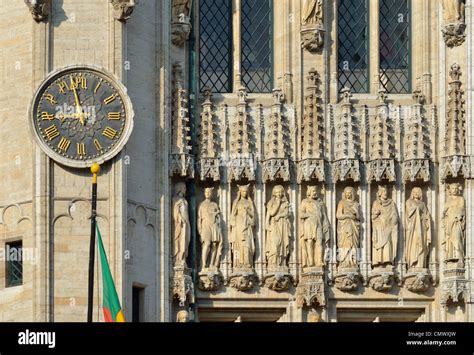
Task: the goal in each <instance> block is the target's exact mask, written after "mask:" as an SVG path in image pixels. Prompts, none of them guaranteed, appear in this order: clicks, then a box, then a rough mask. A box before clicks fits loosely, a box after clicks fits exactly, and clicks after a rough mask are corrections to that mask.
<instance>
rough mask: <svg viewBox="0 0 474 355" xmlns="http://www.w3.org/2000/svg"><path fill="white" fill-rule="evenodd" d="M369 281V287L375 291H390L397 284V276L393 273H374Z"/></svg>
mask: <svg viewBox="0 0 474 355" xmlns="http://www.w3.org/2000/svg"><path fill="white" fill-rule="evenodd" d="M368 281H369V287H371V288H372V289H374V290H375V291H378V292H384V291H389V290H390V289H391V288H392V287H393V285H394V284H395V275H394V273H393V272H392V271H373V272H371V274H370V275H369V279H368Z"/></svg>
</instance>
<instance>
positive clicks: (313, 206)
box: [299, 186, 330, 271]
mask: <svg viewBox="0 0 474 355" xmlns="http://www.w3.org/2000/svg"><path fill="white" fill-rule="evenodd" d="M299 218H300V228H299V230H300V247H301V266H302V268H303V271H304V270H306V269H307V268H313V267H319V268H322V267H323V266H324V265H325V260H324V257H325V251H326V249H327V247H328V244H329V227H330V225H329V218H328V216H327V212H326V207H325V206H324V203H323V202H322V201H321V200H320V199H318V196H317V188H316V187H315V186H308V191H307V198H306V199H304V200H303V201H302V202H301V205H300V211H299Z"/></svg>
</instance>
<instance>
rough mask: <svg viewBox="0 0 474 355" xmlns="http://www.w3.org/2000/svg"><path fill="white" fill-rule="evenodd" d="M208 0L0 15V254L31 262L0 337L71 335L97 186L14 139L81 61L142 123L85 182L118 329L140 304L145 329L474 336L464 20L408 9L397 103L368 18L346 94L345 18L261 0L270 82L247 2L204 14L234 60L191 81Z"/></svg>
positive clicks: (454, 2)
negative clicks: (110, 83) (344, 324)
mask: <svg viewBox="0 0 474 355" xmlns="http://www.w3.org/2000/svg"><path fill="white" fill-rule="evenodd" d="M203 1H205V0H194V1H189V0H160V1H145V0H141V1H133V0H124V1H118V0H111V1H88V2H87V5H84V4H83V3H82V2H81V1H77V0H62V1H54V0H53V1H40V0H37V1H25V2H23V1H22V0H12V1H4V2H3V4H2V9H3V10H4V12H5V13H6V14H8V16H4V17H5V18H4V19H3V21H2V23H1V24H0V43H2V49H4V50H3V51H2V52H1V53H0V64H1V65H0V83H2V84H1V85H0V98H1V99H0V102H1V100H3V103H4V104H3V105H0V119H1V122H2V123H4V134H3V136H2V138H1V139H0V152H2V159H1V161H0V181H2V184H1V185H0V248H2V249H3V248H5V247H6V244H7V243H9V242H11V241H17V240H22V241H23V246H24V247H25V250H30V249H31V250H33V251H34V252H35V253H37V254H35V255H36V256H37V258H38V260H36V263H28V262H25V263H24V269H23V270H24V275H25V277H24V280H23V285H22V287H11V288H10V287H5V285H6V283H5V282H3V281H4V280H3V279H2V280H3V281H2V282H0V299H1V300H2V301H1V302H0V321H15V320H18V321H20V320H21V321H84V320H85V317H84V314H85V310H86V308H87V304H86V303H85V301H84V297H83V295H84V292H85V291H84V290H85V288H86V287H87V285H84V283H83V281H84V280H83V275H84V274H86V273H87V265H88V264H87V262H88V254H87V253H88V250H85V249H84V240H87V237H88V235H89V228H90V224H89V219H88V218H89V215H90V205H89V203H90V177H89V175H88V173H87V172H85V171H82V170H77V169H67V168H65V167H64V166H62V165H61V164H58V163H56V162H54V161H53V160H51V159H49V158H48V157H46V156H44V155H43V154H42V153H41V151H40V149H39V148H38V147H37V145H36V144H35V142H34V140H33V139H25V140H24V142H23V143H22V144H16V143H17V142H15V141H14V140H15V137H19V136H21V137H30V135H29V134H30V133H29V132H28V128H27V127H28V124H27V123H28V117H27V115H26V112H27V108H28V107H27V106H28V103H29V102H30V101H31V97H32V95H33V88H35V87H36V86H37V84H38V83H39V82H41V81H42V80H43V79H44V78H45V77H46V76H47V75H48V74H49V73H50V72H52V71H54V70H57V69H59V68H63V67H66V66H67V65H71V64H78V65H79V64H84V63H86V64H91V65H94V66H97V67H103V68H104V69H106V70H107V71H108V72H110V73H114V75H115V76H116V77H117V79H118V80H120V81H122V83H123V84H124V86H126V87H127V93H128V94H129V95H130V98H131V100H132V103H133V106H134V110H135V113H136V117H135V120H134V121H135V127H134V131H133V133H132V135H131V137H130V140H129V142H128V144H127V145H126V147H125V149H124V150H123V152H122V153H121V154H120V155H119V156H117V157H116V158H115V159H114V160H112V161H110V162H108V163H106V164H104V166H103V169H102V174H101V175H100V176H99V202H98V213H99V217H98V221H99V222H98V223H99V225H100V228H101V232H102V234H103V238H104V245H105V246H106V249H107V252H108V255H109V257H110V259H109V262H110V265H111V270H112V273H113V277H114V280H115V282H116V285H117V292H118V295H119V298H120V300H121V301H122V306H123V310H124V314H125V318H126V319H127V320H130V319H132V313H133V302H132V300H133V295H134V294H136V292H137V291H139V292H143V295H144V296H143V297H144V303H143V306H144V312H143V313H144V314H143V315H142V316H141V317H142V319H141V320H144V321H165V322H174V321H180V322H185V321H191V322H193V321H202V322H207V321H220V320H224V321H234V320H236V319H238V320H239V321H243V322H245V321H246V320H250V319H251V320H260V321H278V320H280V321H291V322H304V321H320V322H336V321H347V320H351V321H353V320H356V321H357V320H367V319H369V318H371V319H378V320H379V321H394V320H397V321H398V320H403V321H417V320H419V321H426V322H438V321H455V320H456V319H464V320H466V321H474V318H473V315H474V297H473V287H474V279H473V276H472V275H474V264H473V261H472V260H474V242H473V240H474V223H473V220H472V219H473V218H474V215H473V213H474V199H473V194H474V182H473V178H474V129H473V125H474V123H473V122H474V118H473V106H472V105H473V101H474V96H473V92H474V80H473V75H474V54H473V53H474V52H473V51H472V48H474V42H473V39H474V32H473V31H474V29H473V28H472V24H473V23H474V8H473V6H474V2H473V1H472V0H466V1H463V0H436V1H435V0H429V1H425V0H412V1H410V2H409V3H410V25H411V30H410V32H409V36H410V41H409V43H410V44H411V45H410V46H409V47H410V53H409V58H410V60H409V63H408V64H407V68H408V72H409V75H407V78H405V79H406V81H407V83H408V84H407V87H406V89H407V90H406V91H405V92H404V93H401V94H397V93H394V92H393V90H392V92H391V88H390V87H389V86H387V81H383V82H382V80H381V77H384V78H386V77H389V76H390V75H393V76H397V75H399V71H400V68H398V67H397V68H386V67H384V66H383V64H381V63H382V62H383V61H382V60H381V58H380V54H383V55H385V54H386V53H384V52H383V50H381V48H380V39H379V38H376V37H377V32H379V31H372V30H373V29H374V28H375V29H377V28H378V23H377V21H378V18H380V17H382V16H379V14H378V13H377V12H378V11H379V8H378V3H379V2H377V1H368V2H367V3H368V6H369V9H368V14H369V15H368V18H369V19H370V22H371V25H370V29H371V30H370V36H365V37H364V36H362V37H364V38H365V39H366V40H367V43H365V48H367V49H368V50H369V53H370V55H368V56H367V58H365V59H364V63H363V65H361V66H360V67H357V68H356V70H355V71H354V72H353V73H354V74H351V75H352V76H351V75H349V74H348V73H346V72H345V69H344V65H343V63H342V62H340V60H342V59H344V58H340V56H339V54H338V53H339V49H340V48H341V45H342V44H343V43H342V42H341V41H340V39H342V37H338V33H340V32H341V30H340V25H341V26H342V24H343V22H341V21H339V20H340V19H338V16H339V7H338V6H339V5H340V4H341V3H342V1H335V0H298V1H294V0H281V1H280V2H281V4H278V6H276V1H275V6H274V7H273V11H272V12H271V16H272V17H271V19H272V22H273V28H274V29H275V30H274V31H273V38H272V46H271V47H272V49H273V56H272V58H273V61H272V65H271V67H270V68H269V69H268V72H265V71H264V68H263V66H264V65H263V64H262V65H261V66H255V67H251V66H250V69H249V66H248V65H247V64H248V63H247V62H246V60H250V59H252V56H253V55H254V53H250V55H249V56H248V58H247V57H246V55H247V54H248V52H245V51H246V50H247V49H246V48H242V47H245V46H244V45H245V43H244V42H245V41H243V36H244V35H243V26H241V21H242V18H245V16H243V11H242V10H241V8H238V6H239V4H240V5H242V3H243V1H231V2H230V3H232V8H230V9H229V11H228V12H227V11H226V12H225V13H222V14H220V15H219V16H218V17H217V18H219V19H223V18H224V17H225V16H227V15H228V16H229V18H230V19H231V20H232V21H230V22H231V23H232V27H231V29H230V30H229V31H228V33H227V34H226V35H225V37H226V38H225V43H229V47H230V48H231V50H230V51H229V52H228V53H227V52H226V53H224V52H222V53H213V54H214V56H211V57H206V58H210V59H211V60H212V59H215V60H216V61H218V62H219V63H218V64H219V65H220V64H222V63H224V64H222V66H219V65H217V63H214V62H213V64H212V65H213V66H212V68H211V69H212V70H210V69H209V73H210V77H212V78H213V79H212V80H216V81H217V80H218V79H216V78H217V77H219V80H222V81H225V83H224V84H226V85H211V84H213V83H212V82H210V83H208V82H205V81H206V80H204V77H205V75H204V74H203V73H204V69H203V68H201V62H200V58H202V56H203V55H204V53H200V51H202V50H203V49H202V48H203V47H202V45H203V44H205V42H204V41H217V39H216V38H218V37H219V36H220V34H221V32H222V33H223V32H224V31H220V30H221V28H220V27H218V25H219V26H220V25H222V23H223V21H220V22H219V23H218V24H214V25H215V26H216V28H217V30H216V31H215V32H216V33H217V34H216V35H215V37H212V36H207V37H206V36H205V35H204V33H205V32H204V29H203V28H200V26H201V24H200V22H199V19H200V4H202V3H203ZM25 3H26V5H25ZM208 3H212V2H208ZM249 3H250V2H249ZM252 3H253V2H252ZM256 3H261V2H256ZM191 6H193V7H194V8H191ZM369 10H370V11H369ZM132 12H133V13H132ZM361 17H362V14H361ZM12 33H15V36H16V37H15V38H12V37H11V34H12ZM78 33H81V34H82V35H81V36H83V37H84V41H82V39H81V41H79V42H78V37H77V36H78ZM227 37H229V38H227ZM367 37H369V38H367ZM81 38H82V37H81ZM13 39H15V41H13ZM386 40H387V41H389V40H390V41H391V40H392V38H388V39H386ZM19 43H20V44H21V43H23V44H25V43H33V44H34V45H33V46H23V45H21V46H20V45H18V44H19ZM216 43H218V42H216ZM394 43H395V42H394ZM224 47H225V46H224V45H222V48H224ZM269 47H270V46H269ZM353 54H354V53H351V55H353ZM206 55H209V53H207V54H206ZM357 55H359V54H357ZM223 58H225V60H224V59H223ZM386 58H388V56H387V57H386ZM350 59H351V60H352V62H351V60H349V67H350V69H351V70H352V69H353V68H352V67H351V65H352V64H354V63H353V61H354V60H355V59H357V58H356V57H351V58H350ZM259 64H261V63H259ZM392 64H393V63H392ZM364 68H366V69H367V72H368V74H367V76H364V74H363V72H364V70H365V69H364ZM14 69H15V70H14ZM387 70H389V71H390V72H387ZM252 75H253V78H257V77H258V80H261V78H262V77H265V75H266V77H267V78H269V79H268V81H269V82H270V84H269V86H268V87H266V88H264V89H262V88H258V87H257V85H255V83H254V82H252V80H250V79H249V76H252ZM343 75H347V80H346V81H345V82H343V80H341V79H340V78H341V77H342V76H343ZM270 79H271V80H270ZM18 80H21V82H22V83H23V84H24V85H22V86H21V90H20V89H19V88H18V85H17V84H18ZM212 80H211V81H212ZM262 80H263V79H262ZM384 80H385V79H384ZM217 84H219V83H217ZM358 84H360V85H358ZM395 84H396V85H398V84H399V83H398V82H396V83H395ZM345 85H347V86H348V87H344V86H345ZM220 86H222V88H220ZM224 86H225V88H223V87H224ZM207 87H209V88H211V89H207ZM25 88H26V89H25ZM219 88H220V89H219ZM260 89H261V90H260ZM379 187H380V188H382V187H384V188H383V189H385V192H386V195H387V196H386V197H385V196H384V193H382V192H381V191H382V190H383V189H379ZM379 192H380V193H379ZM50 257H54V260H55V265H54V269H53V266H52V264H51V263H50ZM70 260H75V262H74V263H73V264H71V262H70ZM5 275H6V274H5V263H3V264H1V263H0V278H4V277H5ZM32 275H34V277H33V276H32ZM53 285H54V286H55V288H54V289H53V288H52V287H53ZM71 285H74V287H72V286H71ZM95 292H96V295H99V296H98V298H99V300H101V297H102V296H101V294H100V292H99V284H96V288H95ZM70 297H74V298H75V299H76V300H77V304H76V306H75V307H70V306H69V304H68V301H67V300H69V298H70ZM53 305H54V307H53ZM96 307H100V306H99V305H96ZM234 313H235V314H234ZM101 314H102V313H101V312H100V311H99V309H97V310H96V311H94V321H102V320H103V318H102V316H101ZM348 314H349V315H350V316H349V317H348ZM257 318H258V319H257Z"/></svg>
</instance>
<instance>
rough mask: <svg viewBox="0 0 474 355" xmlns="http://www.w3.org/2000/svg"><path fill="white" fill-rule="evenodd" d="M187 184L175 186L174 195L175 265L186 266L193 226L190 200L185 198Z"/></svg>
mask: <svg viewBox="0 0 474 355" xmlns="http://www.w3.org/2000/svg"><path fill="white" fill-rule="evenodd" d="M185 194H186V185H185V184H184V183H182V182H180V183H177V184H176V186H175V195H174V197H173V220H174V254H173V256H174V258H173V263H174V265H175V266H186V258H187V256H188V247H189V242H190V240H191V226H190V223H189V212H188V201H186V199H185V198H184V196H185Z"/></svg>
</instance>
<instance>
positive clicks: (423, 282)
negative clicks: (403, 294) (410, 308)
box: [403, 269, 432, 293]
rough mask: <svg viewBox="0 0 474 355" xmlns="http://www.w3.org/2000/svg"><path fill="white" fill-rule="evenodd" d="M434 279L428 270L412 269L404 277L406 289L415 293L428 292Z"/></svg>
mask: <svg viewBox="0 0 474 355" xmlns="http://www.w3.org/2000/svg"><path fill="white" fill-rule="evenodd" d="M430 282H432V277H431V274H430V272H429V270H428V269H410V270H408V273H407V274H405V276H404V277H403V284H404V286H405V288H406V289H407V290H409V291H411V292H414V293H422V292H425V291H426V290H428V288H429V287H430Z"/></svg>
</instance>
